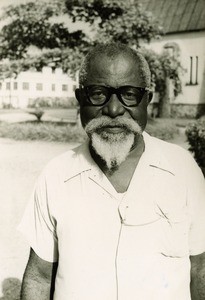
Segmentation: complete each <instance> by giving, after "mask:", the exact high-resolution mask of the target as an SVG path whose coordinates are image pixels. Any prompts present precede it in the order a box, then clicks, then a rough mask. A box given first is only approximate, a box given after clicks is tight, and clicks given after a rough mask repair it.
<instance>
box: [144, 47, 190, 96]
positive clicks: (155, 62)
mask: <svg viewBox="0 0 205 300" xmlns="http://www.w3.org/2000/svg"><path fill="white" fill-rule="evenodd" d="M141 52H142V53H143V55H144V56H145V58H146V59H147V61H148V64H149V67H150V70H151V73H152V83H153V85H154V87H155V91H156V92H159V93H160V95H161V97H162V96H163V93H164V91H165V80H166V78H167V77H169V78H171V79H172V82H173V84H174V93H175V96H177V95H178V94H179V93H181V91H182V86H181V80H180V75H181V74H183V72H184V68H183V67H182V65H181V63H180V60H179V58H178V57H177V56H175V55H173V56H171V55H170V54H169V53H168V52H166V51H165V52H163V53H162V54H158V53H156V52H154V51H153V50H148V49H145V48H143V49H141Z"/></svg>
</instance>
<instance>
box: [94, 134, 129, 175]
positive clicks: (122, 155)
mask: <svg viewBox="0 0 205 300" xmlns="http://www.w3.org/2000/svg"><path fill="white" fill-rule="evenodd" d="M134 140H135V135H134V134H133V133H130V134H126V133H125V132H121V133H110V132H106V131H103V132H101V133H100V134H98V133H93V134H92V135H91V144H92V148H93V149H94V151H95V152H96V153H97V155H98V156H100V157H101V159H102V160H103V161H104V162H105V165H106V168H107V170H108V171H113V170H116V169H118V168H119V166H120V165H121V163H122V162H123V161H125V159H126V158H127V156H128V154H129V152H130V150H131V148H132V146H133V144H134Z"/></svg>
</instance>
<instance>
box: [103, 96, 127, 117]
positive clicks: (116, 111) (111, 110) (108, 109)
mask: <svg viewBox="0 0 205 300" xmlns="http://www.w3.org/2000/svg"><path fill="white" fill-rule="evenodd" d="M102 112H103V114H104V115H107V116H109V117H111V118H115V117H117V116H120V115H123V114H124V112H125V108H124V106H123V105H122V103H121V102H120V100H119V99H118V97H117V95H115V94H113V95H112V96H111V98H110V100H109V101H108V103H107V104H106V105H105V106H104V107H103V109H102Z"/></svg>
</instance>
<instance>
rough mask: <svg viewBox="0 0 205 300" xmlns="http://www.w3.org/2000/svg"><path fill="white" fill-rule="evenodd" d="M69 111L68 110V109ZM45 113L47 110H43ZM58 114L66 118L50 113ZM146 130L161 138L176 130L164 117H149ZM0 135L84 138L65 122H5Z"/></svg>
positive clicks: (66, 139)
mask: <svg viewBox="0 0 205 300" xmlns="http://www.w3.org/2000/svg"><path fill="white" fill-rule="evenodd" d="M68 111H69V110H68ZM45 113H46V114H47V115H48V114H49V112H48V111H46V112H45ZM57 114H58V117H59V119H60V118H61V117H60V115H61V116H63V117H64V119H66V118H67V119H68V117H69V116H68V115H67V111H66V114H65V112H64V114H63V113H62V112H59V113H58V112H55V111H54V113H53V114H52V111H51V113H50V114H49V115H50V116H51V115H52V116H53V117H55V116H56V115H57ZM146 131H147V132H148V133H150V134H151V135H152V136H155V137H158V138H161V139H163V140H170V139H173V137H174V135H175V134H176V133H177V132H178V129H177V127H176V126H175V125H174V124H173V121H172V120H164V119H150V120H148V125H147V129H146ZM0 137H6V138H12V139H15V140H45V141H56V142H76V143H77V142H79V143H80V142H82V141H84V140H85V138H86V134H85V133H84V130H83V129H82V127H81V126H79V125H71V124H68V123H65V122H48V121H43V120H42V122H37V121H36V122H22V123H16V124H9V123H5V122H1V123H0Z"/></svg>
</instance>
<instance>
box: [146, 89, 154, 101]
mask: <svg viewBox="0 0 205 300" xmlns="http://www.w3.org/2000/svg"><path fill="white" fill-rule="evenodd" d="M152 98H153V92H152V91H149V95H148V103H147V104H149V103H150V102H151V100H152Z"/></svg>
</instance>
